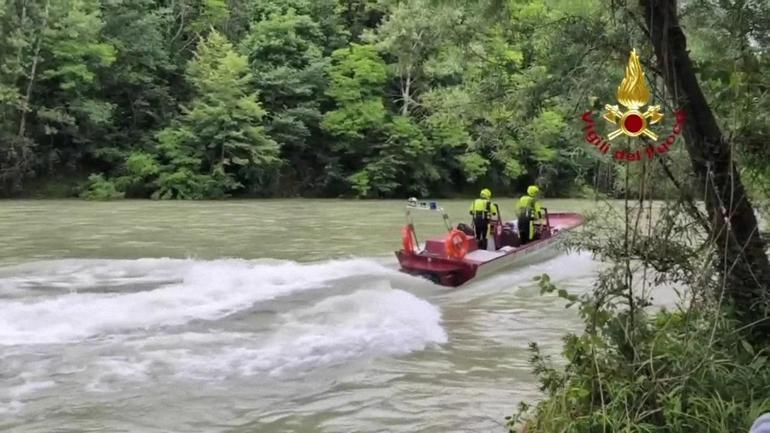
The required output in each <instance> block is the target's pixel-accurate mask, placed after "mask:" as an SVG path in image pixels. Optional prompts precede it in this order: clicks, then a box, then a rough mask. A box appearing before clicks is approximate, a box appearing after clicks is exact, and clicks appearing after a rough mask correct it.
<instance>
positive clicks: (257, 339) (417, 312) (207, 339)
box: [110, 288, 447, 380]
mask: <svg viewBox="0 0 770 433" xmlns="http://www.w3.org/2000/svg"><path fill="white" fill-rule="evenodd" d="M446 341H447V335H446V332H445V331H444V329H443V328H442V327H441V314H440V312H439V309H438V308H437V307H435V306H433V305H431V304H430V303H428V302H426V301H424V300H422V299H419V298H417V297H415V296H414V295H412V294H410V293H407V292H404V291H402V290H393V289H389V288H388V289H383V290H381V289H365V290H359V291H356V292H354V293H352V294H347V295H339V296H333V297H329V298H326V299H324V300H322V301H320V302H318V303H317V304H315V305H312V306H309V307H307V308H304V309H301V310H299V311H294V312H290V313H284V314H282V315H281V316H280V317H279V318H278V319H277V320H276V323H275V326H274V327H273V328H272V330H271V331H269V332H266V333H261V334H260V335H258V336H257V335H255V334H251V333H241V332H225V333H211V334H208V333H199V332H187V333H183V334H176V335H158V336H153V337H151V338H148V339H144V340H141V341H136V342H132V343H130V345H131V346H134V348H135V349H136V352H138V353H141V354H142V357H143V358H144V360H143V361H142V362H140V363H139V364H142V365H145V366H147V368H151V367H150V366H158V365H163V364H171V367H172V369H173V370H174V371H176V375H178V376H181V377H185V378H196V379H202V380H217V379H224V378H225V377H230V376H273V377H280V376H283V375H285V374H291V373H296V372H299V371H308V370H313V369H316V368H321V367H326V366H332V365H339V364H342V363H346V362H350V361H354V360H360V359H368V358H375V357H379V356H387V355H400V354H405V353H409V352H413V351H418V350H422V349H424V348H425V347H426V346H428V345H430V344H440V343H445V342H446ZM126 362H130V363H131V365H132V366H136V365H137V362H136V360H130V361H128V360H126ZM110 369H111V370H113V371H124V370H126V368H124V366H121V365H114V364H113V365H111V366H110ZM126 371H128V370H126ZM134 373H135V372H131V374H134Z"/></svg>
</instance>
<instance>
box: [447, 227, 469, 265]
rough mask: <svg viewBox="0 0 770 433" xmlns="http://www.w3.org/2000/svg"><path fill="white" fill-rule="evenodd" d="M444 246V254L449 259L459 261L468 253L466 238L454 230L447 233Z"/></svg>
mask: <svg viewBox="0 0 770 433" xmlns="http://www.w3.org/2000/svg"><path fill="white" fill-rule="evenodd" d="M444 245H445V246H446V254H447V255H448V256H449V257H452V258H455V259H461V258H463V257H465V254H466V253H467V252H468V237H467V236H465V233H463V232H462V231H460V230H457V229H454V230H452V231H451V232H449V236H447V238H446V240H445V241H444Z"/></svg>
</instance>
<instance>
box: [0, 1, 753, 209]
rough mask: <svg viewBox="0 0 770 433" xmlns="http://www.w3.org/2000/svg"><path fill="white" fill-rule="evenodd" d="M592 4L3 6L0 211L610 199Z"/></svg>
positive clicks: (603, 90) (603, 60)
mask: <svg viewBox="0 0 770 433" xmlns="http://www.w3.org/2000/svg"><path fill="white" fill-rule="evenodd" d="M588 3H590V4H588V9H581V8H576V7H573V6H569V5H568V4H567V3H565V2H557V1H547V0H537V1H528V2H519V1H512V2H510V4H509V6H510V7H509V9H507V13H508V14H509V15H508V16H509V19H507V20H505V21H504V22H502V23H495V24H490V22H489V21H488V20H486V19H485V18H484V13H483V11H484V10H485V5H484V4H469V5H465V4H459V5H455V4H450V3H442V2H435V1H430V0H413V1H408V2H403V1H396V0H380V1H373V0H369V1H361V0H319V1H312V0H265V1H256V0H241V1H227V0H176V1H166V0H161V1H152V0H130V1H129V0H77V1H75V0H57V1H51V0H35V1H33V0H19V1H8V0H3V1H0V59H2V60H0V112H1V113H2V115H0V195H2V196H16V195H24V194H29V193H33V192H34V191H33V190H34V189H36V188H39V187H40V185H45V183H46V180H47V179H50V180H51V182H57V183H58V182H59V180H58V179H61V178H69V179H72V180H73V184H72V185H71V187H70V188H68V189H67V188H64V189H65V190H69V191H71V193H72V194H77V193H79V192H84V194H83V196H85V197H92V196H94V195H96V196H100V195H102V194H100V193H98V192H97V190H98V191H101V190H102V189H103V187H104V186H105V184H106V183H113V186H112V187H111V188H113V189H115V191H116V194H109V195H110V196H119V195H120V194H125V196H126V197H155V198H204V197H224V196H286V195H297V194H299V195H314V196H338V195H349V196H353V195H356V196H362V197H401V196H404V195H406V194H410V195H411V194H414V195H427V194H438V195H444V194H452V193H457V192H462V191H465V190H468V189H470V190H471V191H475V190H476V189H477V188H478V187H479V186H481V185H482V184H483V185H485V186H490V187H493V188H494V189H495V191H496V192H497V193H499V194H503V193H506V192H508V193H517V192H518V191H519V190H520V189H521V187H522V185H526V184H529V183H531V182H533V181H538V182H539V183H540V184H542V185H543V186H544V187H545V188H546V189H547V190H548V191H549V194H550V195H569V194H573V195H574V194H577V193H580V192H581V191H583V190H584V189H585V187H586V186H590V187H598V188H599V189H602V190H604V191H607V192H611V191H612V188H611V185H612V182H613V181H614V180H613V179H614V178H615V175H614V174H612V173H610V175H609V177H608V176H607V173H609V172H608V167H609V166H610V165H609V163H608V162H607V161H606V158H605V160H604V161H603V162H601V161H602V159H601V158H599V157H598V155H597V154H596V152H594V150H593V149H592V148H591V147H590V146H589V145H586V144H585V143H583V142H582V140H581V131H580V123H579V120H578V119H579V116H580V114H581V113H582V111H583V110H584V109H586V108H591V107H592V105H591V104H595V106H594V107H593V108H596V107H598V106H600V105H596V104H600V102H596V101H606V100H610V99H611V97H612V95H613V93H614V87H615V85H616V84H615V83H616V82H617V79H618V78H619V76H620V75H619V74H620V73H621V72H622V71H620V70H619V69H618V68H613V70H611V71H610V72H609V75H610V77H609V78H610V79H609V80H607V81H606V82H605V80H597V79H596V75H597V73H598V72H597V71H598V69H594V70H589V69H587V67H588V66H592V67H596V68H599V67H601V66H603V65H605V64H607V63H608V60H607V58H608V54H610V58H612V56H614V54H612V53H613V52H614V51H613V50H614V48H613V46H612V44H613V43H615V41H614V39H613V37H614V36H617V35H616V34H615V33H614V30H611V31H603V30H602V29H601V28H600V27H598V24H597V23H596V22H594V21H592V20H589V19H588V18H587V17H591V16H593V15H594V14H598V13H599V12H600V11H601V10H602V4H601V2H599V1H598V0H597V1H595V2H588ZM586 24H588V25H589V27H587V28H586V27H585V25H586ZM555 47H559V49H558V50H556V49H554V48H555ZM624 49H625V48H624ZM714 49H715V48H714V47H711V46H708V45H704V47H703V49H702V52H703V56H704V59H705V61H708V62H712V63H714V64H715V65H716V67H720V65H721V64H720V63H719V62H716V61H714V60H713V59H714V58H715V57H717V56H719V53H718V52H717V51H714ZM747 56H749V57H751V55H749V54H747ZM610 63H612V62H610ZM760 70H761V69H760ZM719 78H720V76H716V77H715V79H719ZM746 79H749V78H746ZM740 98H742V99H741V100H742V101H744V102H745V103H748V101H750V100H751V95H748V94H745V92H743V93H741V95H740ZM736 119H737V118H736ZM741 127H742V128H744V129H749V130H750V129H751V128H752V126H751V125H744V126H741ZM609 171H612V169H609ZM92 174H93V175H98V176H96V177H91V178H90V180H88V178H89V176H90V175H92ZM60 189H61V188H60ZM92 190H93V191H92Z"/></svg>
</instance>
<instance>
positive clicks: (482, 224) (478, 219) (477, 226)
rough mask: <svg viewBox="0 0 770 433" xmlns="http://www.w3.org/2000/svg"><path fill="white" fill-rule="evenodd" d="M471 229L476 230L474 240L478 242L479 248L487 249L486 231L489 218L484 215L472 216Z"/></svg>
mask: <svg viewBox="0 0 770 433" xmlns="http://www.w3.org/2000/svg"><path fill="white" fill-rule="evenodd" d="M473 230H474V231H475V232H476V242H477V243H478V244H479V249H480V250H486V249H487V232H488V231H489V219H487V218H485V217H484V215H476V216H474V217H473Z"/></svg>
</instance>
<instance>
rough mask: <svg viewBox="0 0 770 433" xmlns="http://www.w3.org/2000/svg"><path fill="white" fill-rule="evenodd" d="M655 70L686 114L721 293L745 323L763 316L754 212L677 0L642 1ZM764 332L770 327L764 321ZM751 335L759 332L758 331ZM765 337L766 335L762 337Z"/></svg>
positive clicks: (765, 275)
mask: <svg viewBox="0 0 770 433" xmlns="http://www.w3.org/2000/svg"><path fill="white" fill-rule="evenodd" d="M639 3H640V5H641V6H642V8H643V9H644V13H645V18H646V24H647V25H648V26H649V29H648V30H649V31H648V35H649V37H650V40H651V42H652V45H653V46H654V48H655V54H656V56H657V60H658V67H659V68H660V70H661V71H662V73H663V75H664V77H663V78H664V79H665V82H666V86H667V87H668V89H669V92H670V93H671V94H672V95H673V98H674V100H675V102H676V104H678V105H679V107H680V108H682V109H684V110H685V111H686V113H687V122H686V124H685V127H684V131H683V132H684V134H683V135H684V138H685V141H686V148H687V152H688V153H689V155H690V161H691V163H692V166H693V169H694V171H695V173H696V175H697V176H698V180H699V181H700V184H701V185H705V187H706V190H705V204H706V210H707V211H708V215H709V219H710V221H709V226H710V230H711V233H710V236H711V237H712V239H714V240H715V241H716V245H717V246H718V248H719V251H718V253H719V261H718V263H719V264H720V270H721V272H722V275H723V277H724V278H725V285H726V287H725V290H726V294H727V296H728V297H729V299H730V300H732V302H733V303H734V306H735V308H736V313H737V314H738V317H739V318H740V320H741V321H742V322H743V323H744V324H749V323H753V322H755V321H758V320H761V319H764V318H766V317H767V308H768V294H769V293H770V264H768V258H767V254H766V250H765V243H764V241H763V240H762V238H761V235H760V232H759V229H758V226H757V219H756V217H755V215H754V208H753V206H752V204H751V202H750V201H749V198H748V197H747V196H746V192H745V190H744V187H743V184H742V183H741V179H740V176H739V174H738V171H737V170H736V167H735V165H734V164H733V158H732V155H731V148H730V143H728V142H727V140H725V138H724V136H723V135H722V131H720V129H719V125H718V124H717V122H716V118H715V117H714V113H713V112H712V111H711V107H710V106H709V105H708V102H707V101H706V98H705V96H704V95H703V92H702V90H701V88H700V85H699V84H698V80H697V77H696V75H695V69H694V67H693V64H692V61H691V60H690V57H689V54H688V52H687V41H686V39H685V35H684V33H683V32H682V29H681V27H679V22H678V17H677V6H676V1H675V0H640V1H639ZM762 323H763V325H764V326H763V328H764V329H765V330H767V329H768V327H770V323H768V321H767V320H765V321H764V322H762ZM755 331H760V329H756V330H755ZM765 338H767V337H766V335H765Z"/></svg>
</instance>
